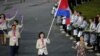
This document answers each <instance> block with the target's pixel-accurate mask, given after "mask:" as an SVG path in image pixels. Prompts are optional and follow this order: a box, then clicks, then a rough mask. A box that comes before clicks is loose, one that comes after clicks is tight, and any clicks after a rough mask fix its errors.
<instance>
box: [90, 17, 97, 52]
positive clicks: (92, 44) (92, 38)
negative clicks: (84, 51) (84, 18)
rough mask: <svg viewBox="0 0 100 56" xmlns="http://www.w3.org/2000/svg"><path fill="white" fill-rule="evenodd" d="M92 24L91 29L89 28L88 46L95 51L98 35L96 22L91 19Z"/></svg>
mask: <svg viewBox="0 0 100 56" xmlns="http://www.w3.org/2000/svg"><path fill="white" fill-rule="evenodd" d="M89 22H90V27H89V31H90V33H89V41H88V45H89V46H90V47H93V49H92V51H95V41H96V34H95V30H96V23H95V22H94V19H89Z"/></svg>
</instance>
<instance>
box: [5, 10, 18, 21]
mask: <svg viewBox="0 0 100 56" xmlns="http://www.w3.org/2000/svg"><path fill="white" fill-rule="evenodd" d="M17 13H18V11H16V13H15V15H14V16H13V17H11V18H7V19H6V20H7V21H11V20H13V19H14V18H15V17H16V15H17Z"/></svg>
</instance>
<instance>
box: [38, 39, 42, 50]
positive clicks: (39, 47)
mask: <svg viewBox="0 0 100 56" xmlns="http://www.w3.org/2000/svg"><path fill="white" fill-rule="evenodd" d="M41 48H43V47H42V46H40V44H39V40H37V42H36V49H41Z"/></svg>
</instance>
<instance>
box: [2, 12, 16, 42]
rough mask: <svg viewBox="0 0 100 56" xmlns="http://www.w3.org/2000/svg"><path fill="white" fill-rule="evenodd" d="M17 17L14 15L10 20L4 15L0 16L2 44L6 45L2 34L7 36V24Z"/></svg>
mask: <svg viewBox="0 0 100 56" xmlns="http://www.w3.org/2000/svg"><path fill="white" fill-rule="evenodd" d="M16 15H17V12H16V14H15V15H14V16H13V17H12V18H6V16H5V14H0V28H2V29H0V30H2V31H3V34H2V35H1V42H2V44H6V38H5V37H6V36H5V35H4V34H7V22H9V21H11V20H13V19H14V18H15V17H16ZM1 33H2V32H1Z"/></svg>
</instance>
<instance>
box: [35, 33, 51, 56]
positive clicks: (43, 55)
mask: <svg viewBox="0 0 100 56" xmlns="http://www.w3.org/2000/svg"><path fill="white" fill-rule="evenodd" d="M46 44H50V40H49V39H47V38H45V34H44V32H40V33H39V39H38V40H37V43H36V48H37V49H38V56H47V55H48V51H47V45H46Z"/></svg>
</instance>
